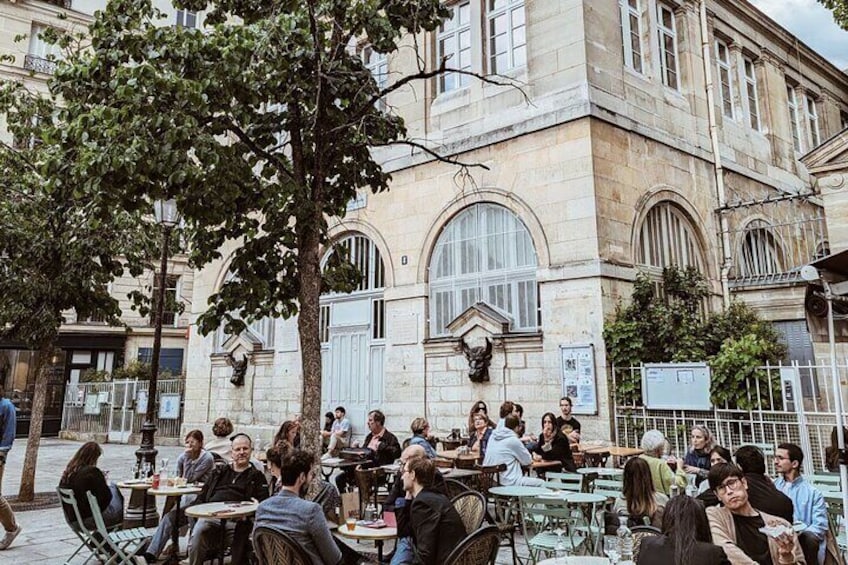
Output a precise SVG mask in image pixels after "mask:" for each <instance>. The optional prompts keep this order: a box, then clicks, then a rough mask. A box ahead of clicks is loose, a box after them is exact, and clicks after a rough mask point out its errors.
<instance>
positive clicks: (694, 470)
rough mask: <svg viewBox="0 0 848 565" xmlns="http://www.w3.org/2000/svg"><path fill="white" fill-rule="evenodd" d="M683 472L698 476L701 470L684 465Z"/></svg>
mask: <svg viewBox="0 0 848 565" xmlns="http://www.w3.org/2000/svg"><path fill="white" fill-rule="evenodd" d="M683 470H684V471H686V472H687V473H689V474H690V475H697V474H698V472H699V471H700V470H701V468H700V467H695V466H694V465H684V466H683Z"/></svg>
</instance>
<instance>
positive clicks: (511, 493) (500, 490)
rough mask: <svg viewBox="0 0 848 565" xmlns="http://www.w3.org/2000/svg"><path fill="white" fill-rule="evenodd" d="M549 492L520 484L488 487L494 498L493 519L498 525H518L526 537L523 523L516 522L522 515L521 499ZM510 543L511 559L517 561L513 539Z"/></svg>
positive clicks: (548, 492) (548, 491)
mask: <svg viewBox="0 0 848 565" xmlns="http://www.w3.org/2000/svg"><path fill="white" fill-rule="evenodd" d="M550 493H551V491H550V490H549V489H546V488H542V487H528V486H520V485H512V486H498V487H492V488H490V489H489V495H490V496H491V497H492V498H493V499H494V502H495V521H497V522H498V523H499V527H500V526H510V525H511V527H514V526H515V525H518V526H520V527H521V533H522V535H524V537H525V539H526V538H527V532H526V530H525V527H524V524H523V523H518V522H517V521H518V520H519V519H520V517H521V516H523V515H524V513H523V508H522V499H523V498H533V497H537V496H545V495H548V494H550ZM511 532H512V530H510V533H509V535H510V536H512V533H511ZM511 545H512V560H513V562H514V563H518V562H520V559H519V558H518V553H517V551H516V549H515V541H514V540H511Z"/></svg>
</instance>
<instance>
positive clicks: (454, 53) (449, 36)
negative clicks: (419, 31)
mask: <svg viewBox="0 0 848 565" xmlns="http://www.w3.org/2000/svg"><path fill="white" fill-rule="evenodd" d="M450 10H451V16H450V18H449V19H447V20H445V21H444V22H443V23H442V25H441V26H439V32H438V34H437V36H436V51H437V53H436V55H437V57H438V64H441V62H442V60H443V59H448V62H447V66H448V67H450V68H453V69H459V70H463V71H470V70H471V5H470V3H469V2H460V3H459V4H456V5H454V6H452V7H451V8H450ZM466 86H468V75H466V74H460V73H446V74H442V75H441V76H439V92H450V91H451V90H457V89H459V88H464V87H466Z"/></svg>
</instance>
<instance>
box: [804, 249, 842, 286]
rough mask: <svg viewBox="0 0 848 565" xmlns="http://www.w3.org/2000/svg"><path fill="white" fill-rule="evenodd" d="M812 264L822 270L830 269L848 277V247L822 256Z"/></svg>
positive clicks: (831, 271) (836, 273)
mask: <svg viewBox="0 0 848 565" xmlns="http://www.w3.org/2000/svg"><path fill="white" fill-rule="evenodd" d="M810 264H811V265H812V266H813V267H815V268H816V269H818V270H820V271H828V272H830V273H833V274H834V275H839V276H840V277H843V278H845V279H848V249H846V250H844V251H840V252H839V253H833V254H831V255H828V256H827V257H822V258H821V259H819V260H818V261H813V262H812V263H810Z"/></svg>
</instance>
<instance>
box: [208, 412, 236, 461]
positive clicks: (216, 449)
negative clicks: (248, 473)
mask: <svg viewBox="0 0 848 565" xmlns="http://www.w3.org/2000/svg"><path fill="white" fill-rule="evenodd" d="M232 433H233V423H232V422H231V421H230V419H229V418H218V419H217V420H215V423H214V424H213V425H212V435H213V436H215V438H214V439H211V440H209V441H208V442H206V451H208V452H209V453H211V454H212V457H214V458H215V459H222V460H224V461H226V462H227V463H229V462H230V461H231V460H232V456H231V455H230V449H232V442H231V441H230V434H232Z"/></svg>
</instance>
